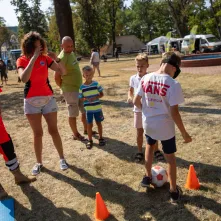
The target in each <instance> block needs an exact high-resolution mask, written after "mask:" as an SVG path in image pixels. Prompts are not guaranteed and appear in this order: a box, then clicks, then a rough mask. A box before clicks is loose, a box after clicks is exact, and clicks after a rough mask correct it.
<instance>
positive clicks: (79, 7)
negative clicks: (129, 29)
mask: <svg viewBox="0 0 221 221" xmlns="http://www.w3.org/2000/svg"><path fill="white" fill-rule="evenodd" d="M103 8H104V2H102V1H99V0H77V1H75V6H74V12H75V13H74V14H75V15H74V16H75V19H78V26H79V28H77V30H79V31H78V34H79V36H81V37H82V38H83V39H84V40H85V42H87V44H88V47H89V48H94V47H95V48H97V49H98V50H99V49H100V48H101V47H102V46H103V45H104V44H105V43H106V42H107V40H108V34H107V33H108V23H107V18H106V15H105V13H104V10H103ZM76 16H78V17H77V18H76ZM78 40H79V38H78Z"/></svg>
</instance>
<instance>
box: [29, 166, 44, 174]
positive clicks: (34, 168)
mask: <svg viewBox="0 0 221 221" xmlns="http://www.w3.org/2000/svg"><path fill="white" fill-rule="evenodd" d="M42 167H43V165H42V164H40V163H36V164H35V165H34V167H33V168H32V173H31V174H32V175H33V176H37V175H38V174H39V173H40V172H41V169H42Z"/></svg>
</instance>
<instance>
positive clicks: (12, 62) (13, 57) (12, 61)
mask: <svg viewBox="0 0 221 221" xmlns="http://www.w3.org/2000/svg"><path fill="white" fill-rule="evenodd" d="M20 55H21V49H13V50H10V51H9V57H8V64H7V66H8V69H9V70H15V69H16V61H17V59H18V58H19V57H20Z"/></svg>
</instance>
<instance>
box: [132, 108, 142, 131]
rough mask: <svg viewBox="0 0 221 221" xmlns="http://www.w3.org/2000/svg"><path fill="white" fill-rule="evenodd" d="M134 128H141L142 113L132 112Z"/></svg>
mask: <svg viewBox="0 0 221 221" xmlns="http://www.w3.org/2000/svg"><path fill="white" fill-rule="evenodd" d="M134 127H135V128H137V129H139V128H143V125H142V112H134Z"/></svg>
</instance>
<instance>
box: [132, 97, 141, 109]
mask: <svg viewBox="0 0 221 221" xmlns="http://www.w3.org/2000/svg"><path fill="white" fill-rule="evenodd" d="M141 98H142V97H141V96H139V95H138V94H137V95H136V96H135V97H134V99H133V104H134V105H135V106H136V107H137V108H139V109H141V110H142V103H141Z"/></svg>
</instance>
